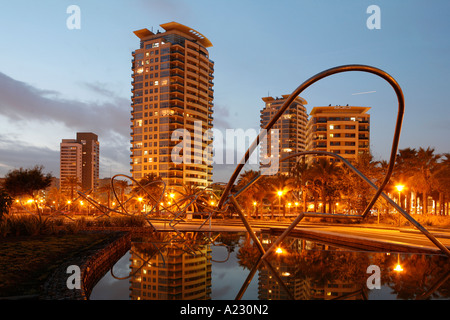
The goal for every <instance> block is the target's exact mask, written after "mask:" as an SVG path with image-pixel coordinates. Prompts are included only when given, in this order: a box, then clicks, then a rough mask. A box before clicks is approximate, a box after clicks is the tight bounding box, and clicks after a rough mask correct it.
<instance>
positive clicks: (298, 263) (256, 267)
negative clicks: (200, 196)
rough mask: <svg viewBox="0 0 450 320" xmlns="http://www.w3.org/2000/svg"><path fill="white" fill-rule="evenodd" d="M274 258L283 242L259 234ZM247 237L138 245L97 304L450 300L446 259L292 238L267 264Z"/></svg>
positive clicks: (185, 237) (137, 240)
mask: <svg viewBox="0 0 450 320" xmlns="http://www.w3.org/2000/svg"><path fill="white" fill-rule="evenodd" d="M257 236H258V238H259V239H260V241H261V243H262V244H263V246H264V247H265V249H266V250H267V249H268V248H269V247H270V246H271V244H272V243H273V242H275V240H276V238H277V237H276V236H273V235H270V234H265V233H258V234H257ZM260 256H261V255H260V253H259V251H258V248H257V247H256V245H255V244H254V243H253V242H252V240H251V238H250V237H249V236H248V234H246V233H231V232H228V233H227V232H221V233H214V232H212V233H202V232H186V233H171V232H160V233H156V234H154V235H152V236H142V237H134V239H133V240H132V246H131V249H130V250H129V252H128V253H127V254H126V255H124V256H123V257H122V258H121V259H120V260H119V261H118V262H117V263H116V264H115V265H114V267H113V268H112V269H111V270H110V272H108V273H107V274H106V275H105V276H104V277H103V278H102V279H101V280H100V281H99V282H98V283H97V285H96V286H95V287H94V288H93V290H92V293H91V295H90V299H91V300H130V299H131V300H181V299H186V300H194V299H212V300H228V299H235V298H239V299H243V300H247V299H248V300H250V299H251V300H256V299H261V300H269V299H270V300H287V299H296V300H331V299H351V300H354V299H370V300H396V299H400V300H403V299H444V300H448V299H450V279H449V278H450V265H449V264H448V258H447V257H445V256H442V255H425V254H398V253H390V252H363V251H354V250H349V249H346V248H338V247H333V246H330V245H328V244H321V243H319V242H313V241H309V240H305V239H300V238H289V237H288V238H286V239H285V240H284V241H283V243H282V244H281V246H280V248H277V250H276V251H274V252H273V254H271V256H269V258H268V259H267V260H264V261H262V260H261V259H260Z"/></svg>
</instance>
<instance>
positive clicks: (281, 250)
mask: <svg viewBox="0 0 450 320" xmlns="http://www.w3.org/2000/svg"><path fill="white" fill-rule="evenodd" d="M275 252H276V253H278V254H282V253H283V249H281V247H278V248H277V249H276V250H275Z"/></svg>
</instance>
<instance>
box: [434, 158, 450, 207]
mask: <svg viewBox="0 0 450 320" xmlns="http://www.w3.org/2000/svg"><path fill="white" fill-rule="evenodd" d="M442 156H443V159H442V161H441V162H440V163H438V166H437V168H436V171H435V173H434V176H435V179H436V189H437V191H438V192H439V210H438V211H437V212H439V214H441V215H445V214H446V212H445V205H444V204H445V202H446V199H448V196H449V195H450V153H444V154H443V155H442ZM447 210H448V209H447ZM447 213H448V212H447Z"/></svg>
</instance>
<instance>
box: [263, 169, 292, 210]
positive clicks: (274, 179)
mask: <svg viewBox="0 0 450 320" xmlns="http://www.w3.org/2000/svg"><path fill="white" fill-rule="evenodd" d="M267 182H268V183H267V184H268V186H269V188H267V190H268V192H267V193H266V197H267V198H269V200H270V201H271V203H272V218H273V204H274V203H275V201H278V202H279V206H280V205H281V197H282V196H284V197H285V198H284V199H285V200H286V199H289V197H290V193H291V192H292V190H295V180H294V179H293V178H292V177H289V176H287V175H284V174H281V173H278V174H276V175H274V176H271V177H270V178H269V179H267ZM278 192H281V194H282V195H279V194H278ZM280 209H281V208H280ZM285 216H286V206H285V204H284V203H283V217H285Z"/></svg>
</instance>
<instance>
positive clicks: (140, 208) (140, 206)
mask: <svg viewBox="0 0 450 320" xmlns="http://www.w3.org/2000/svg"><path fill="white" fill-rule="evenodd" d="M143 200H144V198H142V197H139V198H138V201H139V212H142V201H143Z"/></svg>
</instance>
